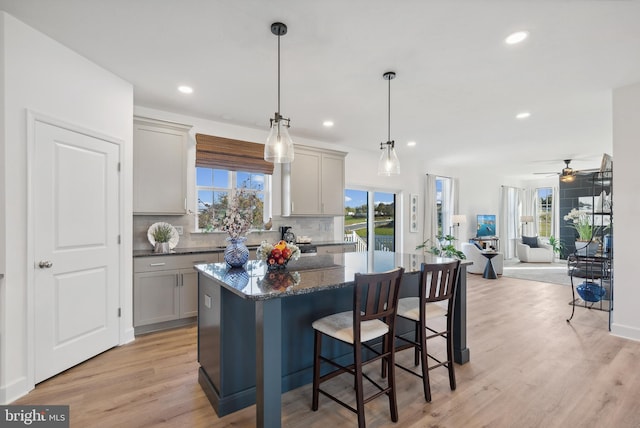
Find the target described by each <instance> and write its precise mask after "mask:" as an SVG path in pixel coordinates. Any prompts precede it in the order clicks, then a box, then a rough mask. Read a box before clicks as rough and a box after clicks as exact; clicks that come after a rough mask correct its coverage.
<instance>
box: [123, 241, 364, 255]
mask: <svg viewBox="0 0 640 428" xmlns="http://www.w3.org/2000/svg"><path fill="white" fill-rule="evenodd" d="M312 244H313V245H316V246H318V247H322V246H331V245H346V244H353V243H352V242H343V241H324V242H312ZM301 245H302V244H301ZM258 247H259V244H254V245H247V248H249V249H250V250H254V249H256V248H258ZM225 248H226V246H215V247H191V248H174V249H173V250H171V252H170V253H154V252H153V248H151V247H149V249H147V250H134V251H133V257H151V256H179V255H185V254H199V253H222V252H223V251H224V249H225Z"/></svg>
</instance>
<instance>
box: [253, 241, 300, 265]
mask: <svg viewBox="0 0 640 428" xmlns="http://www.w3.org/2000/svg"><path fill="white" fill-rule="evenodd" d="M256 255H257V257H258V258H259V259H260V260H264V261H266V262H267V267H269V268H280V267H282V268H284V267H285V266H286V265H287V263H288V262H289V260H291V259H293V260H298V258H299V257H300V249H299V248H298V247H297V246H296V245H294V244H289V243H287V242H285V241H280V242H278V243H277V244H275V245H272V244H269V243H268V242H267V241H262V243H261V244H260V246H259V247H258V249H257V251H256Z"/></svg>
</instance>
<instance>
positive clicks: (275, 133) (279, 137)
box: [264, 118, 293, 163]
mask: <svg viewBox="0 0 640 428" xmlns="http://www.w3.org/2000/svg"><path fill="white" fill-rule="evenodd" d="M285 122H286V123H285ZM264 160H266V161H268V162H273V163H290V162H293V141H292V140H291V137H290V136H289V123H288V121H286V119H283V118H280V119H277V120H272V121H271V131H269V136H268V137H267V142H266V143H265V145H264Z"/></svg>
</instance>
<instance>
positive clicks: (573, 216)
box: [563, 208, 600, 256]
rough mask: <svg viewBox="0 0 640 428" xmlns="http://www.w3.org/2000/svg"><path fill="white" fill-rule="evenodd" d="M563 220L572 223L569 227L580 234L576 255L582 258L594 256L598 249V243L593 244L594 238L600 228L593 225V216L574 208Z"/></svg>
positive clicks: (577, 239) (577, 240) (576, 245)
mask: <svg viewBox="0 0 640 428" xmlns="http://www.w3.org/2000/svg"><path fill="white" fill-rule="evenodd" d="M563 218H564V220H565V221H570V222H571V223H570V224H569V226H568V227H571V228H572V229H574V230H575V231H576V232H578V236H577V238H576V244H575V248H576V254H578V255H582V256H592V255H594V254H595V253H596V251H597V249H598V243H597V242H593V237H594V235H595V234H596V233H597V231H598V229H599V227H600V226H595V225H593V224H592V223H591V215H590V214H589V213H588V212H585V211H579V210H577V209H575V208H572V209H571V211H569V213H568V214H567V215H565V216H564V217H563Z"/></svg>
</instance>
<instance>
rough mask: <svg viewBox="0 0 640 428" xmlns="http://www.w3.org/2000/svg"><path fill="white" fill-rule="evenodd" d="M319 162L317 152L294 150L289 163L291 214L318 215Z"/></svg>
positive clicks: (319, 210) (319, 206)
mask: <svg viewBox="0 0 640 428" xmlns="http://www.w3.org/2000/svg"><path fill="white" fill-rule="evenodd" d="M320 162H321V155H320V153H317V152H306V151H302V150H296V154H295V159H294V161H293V162H292V163H291V214H292V215H318V214H321V213H322V212H321V208H322V207H321V205H320Z"/></svg>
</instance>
